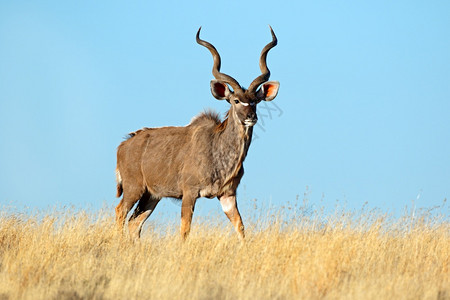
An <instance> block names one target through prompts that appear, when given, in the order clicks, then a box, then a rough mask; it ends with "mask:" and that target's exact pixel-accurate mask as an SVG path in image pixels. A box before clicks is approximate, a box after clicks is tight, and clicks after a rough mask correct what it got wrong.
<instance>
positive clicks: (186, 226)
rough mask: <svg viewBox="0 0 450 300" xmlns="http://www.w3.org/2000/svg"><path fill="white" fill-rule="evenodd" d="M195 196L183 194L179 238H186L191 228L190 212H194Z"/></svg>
mask: <svg viewBox="0 0 450 300" xmlns="http://www.w3.org/2000/svg"><path fill="white" fill-rule="evenodd" d="M196 200H197V198H196V197H193V196H191V195H189V194H184V195H183V199H182V200H181V227H180V233H181V238H182V239H183V240H186V238H187V236H188V235H189V231H190V230H191V222H192V214H193V213H194V208H195V201H196Z"/></svg>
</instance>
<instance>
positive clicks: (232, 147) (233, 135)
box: [213, 106, 253, 184]
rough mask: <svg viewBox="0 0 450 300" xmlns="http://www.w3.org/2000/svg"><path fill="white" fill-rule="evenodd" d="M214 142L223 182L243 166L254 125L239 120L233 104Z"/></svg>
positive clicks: (218, 167) (234, 175)
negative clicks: (250, 125) (245, 124)
mask: <svg viewBox="0 0 450 300" xmlns="http://www.w3.org/2000/svg"><path fill="white" fill-rule="evenodd" d="M221 127H222V128H221V129H222V130H221V131H220V132H217V135H216V141H215V143H214V146H213V147H214V148H215V149H214V150H215V151H214V152H213V153H215V159H214V160H215V161H214V164H215V166H216V168H217V171H218V173H219V174H221V178H222V180H223V184H227V183H228V182H229V181H230V180H231V179H232V178H234V177H236V176H237V175H238V173H239V171H240V170H241V168H242V163H243V162H244V159H245V157H246V156H247V151H248V148H249V146H250V143H251V139H252V133H253V127H246V126H244V125H242V123H241V122H240V121H239V119H238V117H237V115H236V112H235V111H234V108H233V106H232V107H231V108H230V110H229V111H228V118H227V119H226V120H225V121H224V122H223V123H222V124H221Z"/></svg>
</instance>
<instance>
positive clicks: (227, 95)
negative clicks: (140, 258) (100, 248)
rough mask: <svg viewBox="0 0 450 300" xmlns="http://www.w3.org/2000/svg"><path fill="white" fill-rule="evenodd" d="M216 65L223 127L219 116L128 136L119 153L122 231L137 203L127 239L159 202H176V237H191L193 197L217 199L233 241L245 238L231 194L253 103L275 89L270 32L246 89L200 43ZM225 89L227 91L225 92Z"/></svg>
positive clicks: (250, 124) (250, 129)
mask: <svg viewBox="0 0 450 300" xmlns="http://www.w3.org/2000/svg"><path fill="white" fill-rule="evenodd" d="M200 30H201V27H200V29H199V30H198V32H197V36H196V39H197V43H198V44H200V45H202V46H204V47H206V48H207V49H208V50H209V51H210V52H211V54H212V56H213V59H214V64H213V69H212V74H213V75H214V77H215V79H214V80H211V92H212V94H213V96H214V97H215V98H216V99H218V100H227V102H228V103H230V104H231V106H230V109H229V110H228V112H227V114H226V118H225V120H224V121H221V119H220V118H219V116H218V114H216V113H213V112H204V113H201V114H199V115H198V116H196V117H195V118H194V119H193V120H192V121H191V123H190V124H188V125H186V126H184V127H162V128H143V129H140V130H138V131H135V132H132V133H130V134H129V137H128V139H127V140H125V141H124V142H122V143H121V144H120V146H119V147H118V150H117V169H116V174H117V197H120V196H121V195H122V194H123V198H122V200H121V201H120V203H119V205H117V207H116V221H117V223H118V226H119V228H120V229H121V230H122V228H123V226H124V224H125V218H126V216H127V214H128V212H129V211H130V210H131V208H132V207H133V206H134V204H135V203H136V202H138V204H137V206H136V208H135V210H134V212H133V214H132V215H131V217H130V218H129V221H128V227H129V231H130V235H131V237H133V238H135V239H137V238H139V236H140V232H141V229H142V225H143V223H144V222H145V220H146V219H147V218H148V217H149V216H150V214H151V213H152V212H153V210H154V209H155V207H156V205H157V204H158V202H159V201H160V200H161V198H163V197H171V198H177V199H181V201H182V202H181V229H180V231H181V236H182V237H183V238H186V236H187V235H188V233H189V230H190V226H191V220H192V214H193V212H194V207H195V202H196V199H197V198H199V197H207V198H214V197H217V198H218V199H219V201H220V204H221V206H222V209H223V211H224V212H225V214H226V215H227V217H228V218H229V219H230V221H231V223H232V224H233V226H234V228H235V230H236V232H237V233H238V235H239V236H240V237H241V238H243V237H244V225H243V223H242V219H241V216H240V214H239V211H238V207H237V203H236V189H237V187H238V185H239V182H240V180H241V178H242V176H243V175H244V168H243V162H244V159H245V157H246V155H247V151H248V148H249V146H250V142H251V140H252V132H253V126H254V125H255V124H256V121H257V120H258V119H257V116H256V105H257V104H258V103H259V102H260V101H262V100H264V101H271V100H273V99H274V98H275V96H276V95H277V93H278V88H279V83H278V82H277V81H268V80H269V77H270V71H269V69H268V68H267V64H266V58H267V53H268V52H269V50H270V49H272V48H273V47H274V46H275V45H276V44H277V38H276V36H275V33H274V32H273V30H272V28H271V27H270V31H271V34H272V41H271V42H270V43H269V44H267V45H266V46H265V47H264V48H263V50H262V52H261V57H260V60H259V65H260V69H261V72H262V74H261V75H260V76H258V77H257V78H256V79H255V80H253V82H252V83H251V84H250V86H249V88H248V89H245V88H243V87H241V86H240V85H239V83H238V82H237V81H236V80H235V79H234V78H233V77H231V76H229V75H226V74H224V73H221V72H220V56H219V53H218V52H217V50H216V48H215V47H214V46H213V45H211V44H210V43H208V42H206V41H204V40H202V39H200ZM230 87H231V88H232V89H230Z"/></svg>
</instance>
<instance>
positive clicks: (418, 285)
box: [0, 208, 450, 299]
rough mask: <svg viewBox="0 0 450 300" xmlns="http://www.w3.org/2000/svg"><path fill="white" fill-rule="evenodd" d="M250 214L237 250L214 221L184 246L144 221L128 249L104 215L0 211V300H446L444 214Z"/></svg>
mask: <svg viewBox="0 0 450 300" xmlns="http://www.w3.org/2000/svg"><path fill="white" fill-rule="evenodd" d="M289 209H291V208H289ZM112 210H113V209H111V211H112ZM261 215H262V216H261V218H260V219H259V220H257V221H254V222H248V221H247V229H248V230H247V239H246V240H245V242H244V243H241V242H240V241H239V240H238V239H237V237H236V236H235V235H234V233H232V232H231V231H230V228H231V225H229V224H228V223H224V224H221V223H220V222H217V221H214V222H213V221H211V222H209V221H210V220H214V218H213V217H211V218H203V219H201V220H199V219H200V218H197V219H196V221H197V222H196V223H194V224H193V228H192V231H191V235H190V236H189V238H188V240H187V241H186V242H185V243H183V242H181V239H180V237H179V236H178V229H177V224H176V223H175V222H174V223H173V224H170V225H164V224H157V225H155V224H154V223H153V224H152V221H151V220H150V221H149V223H150V226H147V227H146V228H144V235H143V238H142V241H141V242H140V243H130V242H129V241H128V239H127V238H126V237H125V238H124V237H121V236H120V234H118V233H117V232H116V231H115V226H114V221H113V216H112V214H111V213H104V212H97V213H95V214H94V213H88V212H85V211H81V212H76V213H73V212H62V211H59V212H58V211H56V212H48V213H46V214H44V215H43V216H42V215H41V216H32V215H24V214H17V213H12V212H8V211H3V212H2V213H1V214H0V299H138V298H139V299H335V298H339V299H449V298H450V281H449V257H450V234H449V232H450V224H449V220H448V217H447V216H445V215H444V216H442V215H441V216H439V215H438V214H430V213H428V212H422V213H417V212H414V215H413V214H406V215H405V216H404V217H401V218H397V219H395V218H393V217H389V216H386V215H383V214H381V213H378V212H376V211H361V212H359V213H356V214H355V213H349V212H346V211H345V210H340V211H337V213H336V214H334V215H331V216H326V215H324V214H323V213H320V212H309V213H305V211H303V212H301V213H298V214H296V213H292V211H291V212H290V213H289V214H288V213H286V212H283V211H282V212H278V213H276V214H270V213H269V214H266V213H261ZM194 219H195V218H194ZM174 221H175V220H174ZM153 222H154V221H153ZM225 225H226V226H228V227H225Z"/></svg>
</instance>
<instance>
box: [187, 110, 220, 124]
mask: <svg viewBox="0 0 450 300" xmlns="http://www.w3.org/2000/svg"><path fill="white" fill-rule="evenodd" d="M210 122H213V123H214V124H215V125H220V124H221V123H222V119H221V118H220V116H219V114H218V113H217V112H215V111H213V110H205V111H204V112H202V113H200V114H198V115H197V116H195V117H194V118H193V119H192V120H191V123H189V125H200V124H202V123H210Z"/></svg>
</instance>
